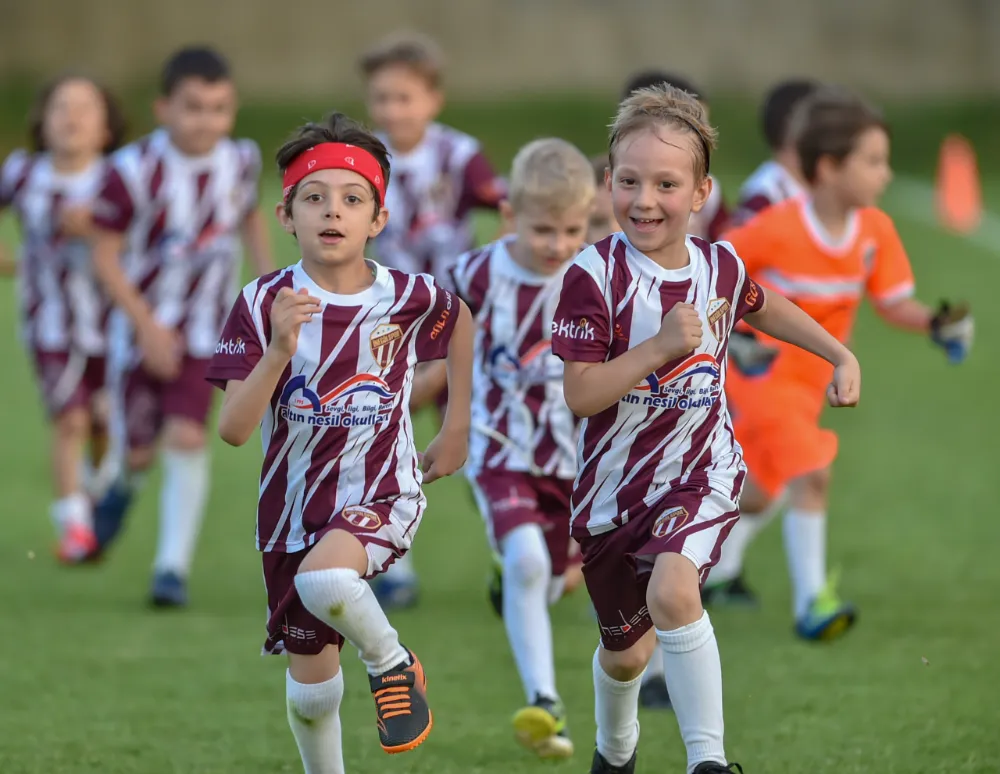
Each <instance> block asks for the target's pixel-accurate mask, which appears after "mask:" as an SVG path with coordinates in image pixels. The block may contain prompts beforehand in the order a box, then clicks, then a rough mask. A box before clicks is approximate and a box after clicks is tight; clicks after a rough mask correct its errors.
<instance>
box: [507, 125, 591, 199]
mask: <svg viewBox="0 0 1000 774" xmlns="http://www.w3.org/2000/svg"><path fill="white" fill-rule="evenodd" d="M596 193H597V191H596V188H595V187H594V171H593V168H592V167H591V164H590V160H589V159H588V158H587V157H586V156H584V155H583V153H582V152H581V151H580V150H579V149H578V148H577V147H576V146H575V145H573V144H572V143H569V142H566V141H565V140H560V139H557V138H555V137H547V138H545V139H541V140H535V141H534V142H529V143H528V144H527V145H525V146H524V147H523V148H521V150H519V151H518V152H517V155H516V156H515V157H514V163H513V165H512V169H511V173H510V193H509V197H508V198H509V200H510V205H511V207H512V208H513V209H514V211H515V212H519V211H521V210H522V209H524V208H525V207H541V208H543V209H545V210H548V211H550V212H553V211H555V212H564V211H566V210H568V209H570V208H571V207H576V206H584V207H586V206H589V205H590V204H591V203H592V202H593V201H594V196H595V195H596Z"/></svg>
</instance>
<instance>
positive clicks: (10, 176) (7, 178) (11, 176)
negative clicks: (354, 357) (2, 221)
mask: <svg viewBox="0 0 1000 774" xmlns="http://www.w3.org/2000/svg"><path fill="white" fill-rule="evenodd" d="M30 166H31V156H29V155H28V153H27V152H26V151H23V150H16V151H14V152H13V153H11V154H10V155H9V156H8V157H7V158H6V159H5V160H4V162H3V166H2V167H0V209H3V208H4V207H9V206H10V205H11V203H12V202H13V201H14V196H15V195H16V194H17V191H18V189H19V188H20V187H21V186H22V185H23V183H24V179H25V176H26V175H27V174H28V169H29V167H30Z"/></svg>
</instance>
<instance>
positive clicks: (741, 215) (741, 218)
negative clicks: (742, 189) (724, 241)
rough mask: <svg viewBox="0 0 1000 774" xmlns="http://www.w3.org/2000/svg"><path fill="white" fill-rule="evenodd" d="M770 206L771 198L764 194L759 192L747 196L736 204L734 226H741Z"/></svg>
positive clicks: (733, 218) (732, 220)
mask: <svg viewBox="0 0 1000 774" xmlns="http://www.w3.org/2000/svg"><path fill="white" fill-rule="evenodd" d="M770 206H771V200H770V199H769V198H768V197H766V196H765V195H764V194H761V193H757V194H751V195H749V196H745V197H743V198H742V199H740V201H739V204H737V205H736V210H735V211H734V212H733V217H732V219H731V222H732V224H733V225H734V226H741V225H743V224H744V223H747V222H749V221H750V220H751V219H752V218H753V217H754V216H755V215H757V214H758V213H760V212H763V211H764V210H766V209H767V208H768V207H770Z"/></svg>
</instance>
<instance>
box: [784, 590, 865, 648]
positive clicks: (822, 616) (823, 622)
mask: <svg viewBox="0 0 1000 774" xmlns="http://www.w3.org/2000/svg"><path fill="white" fill-rule="evenodd" d="M836 585H837V576H836V574H834V575H832V576H831V578H830V580H829V581H827V584H826V587H825V588H824V589H823V590H822V591H821V592H820V593H819V594H817V595H816V599H814V600H813V602H812V604H811V605H810V606H809V610H808V611H806V614H805V615H803V616H802V617H801V618H799V620H798V621H796V622H795V633H796V634H798V635H799V637H801V638H802V639H804V640H813V641H817V642H819V641H822V642H829V641H830V640H835V639H837V638H838V637H841V636H843V635H844V634H846V633H847V630H848V629H850V628H851V627H852V626H853V625H854V622H855V621H856V620H857V618H858V611H857V609H855V607H854V605H851V604H849V603H846V602H843V601H841V599H840V597H839V596H838V595H837V591H836Z"/></svg>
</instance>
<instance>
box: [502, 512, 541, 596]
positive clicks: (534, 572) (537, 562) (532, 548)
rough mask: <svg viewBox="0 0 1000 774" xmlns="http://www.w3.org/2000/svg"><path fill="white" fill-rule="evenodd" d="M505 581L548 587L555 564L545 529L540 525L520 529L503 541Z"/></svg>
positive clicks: (530, 525)
mask: <svg viewBox="0 0 1000 774" xmlns="http://www.w3.org/2000/svg"><path fill="white" fill-rule="evenodd" d="M502 551H503V570H504V578H505V579H507V581H508V582H510V583H513V584H515V585H518V586H537V585H539V584H543V583H544V584H547V583H548V581H549V577H550V576H551V574H552V563H551V561H550V560H549V552H548V549H547V548H546V545H545V538H544V536H543V535H542V530H541V529H540V528H539V527H538V525H536V524H527V525H525V526H522V527H518V528H517V529H515V530H514V531H513V532H511V533H510V534H508V535H506V536H505V537H504V539H503V541H502Z"/></svg>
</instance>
